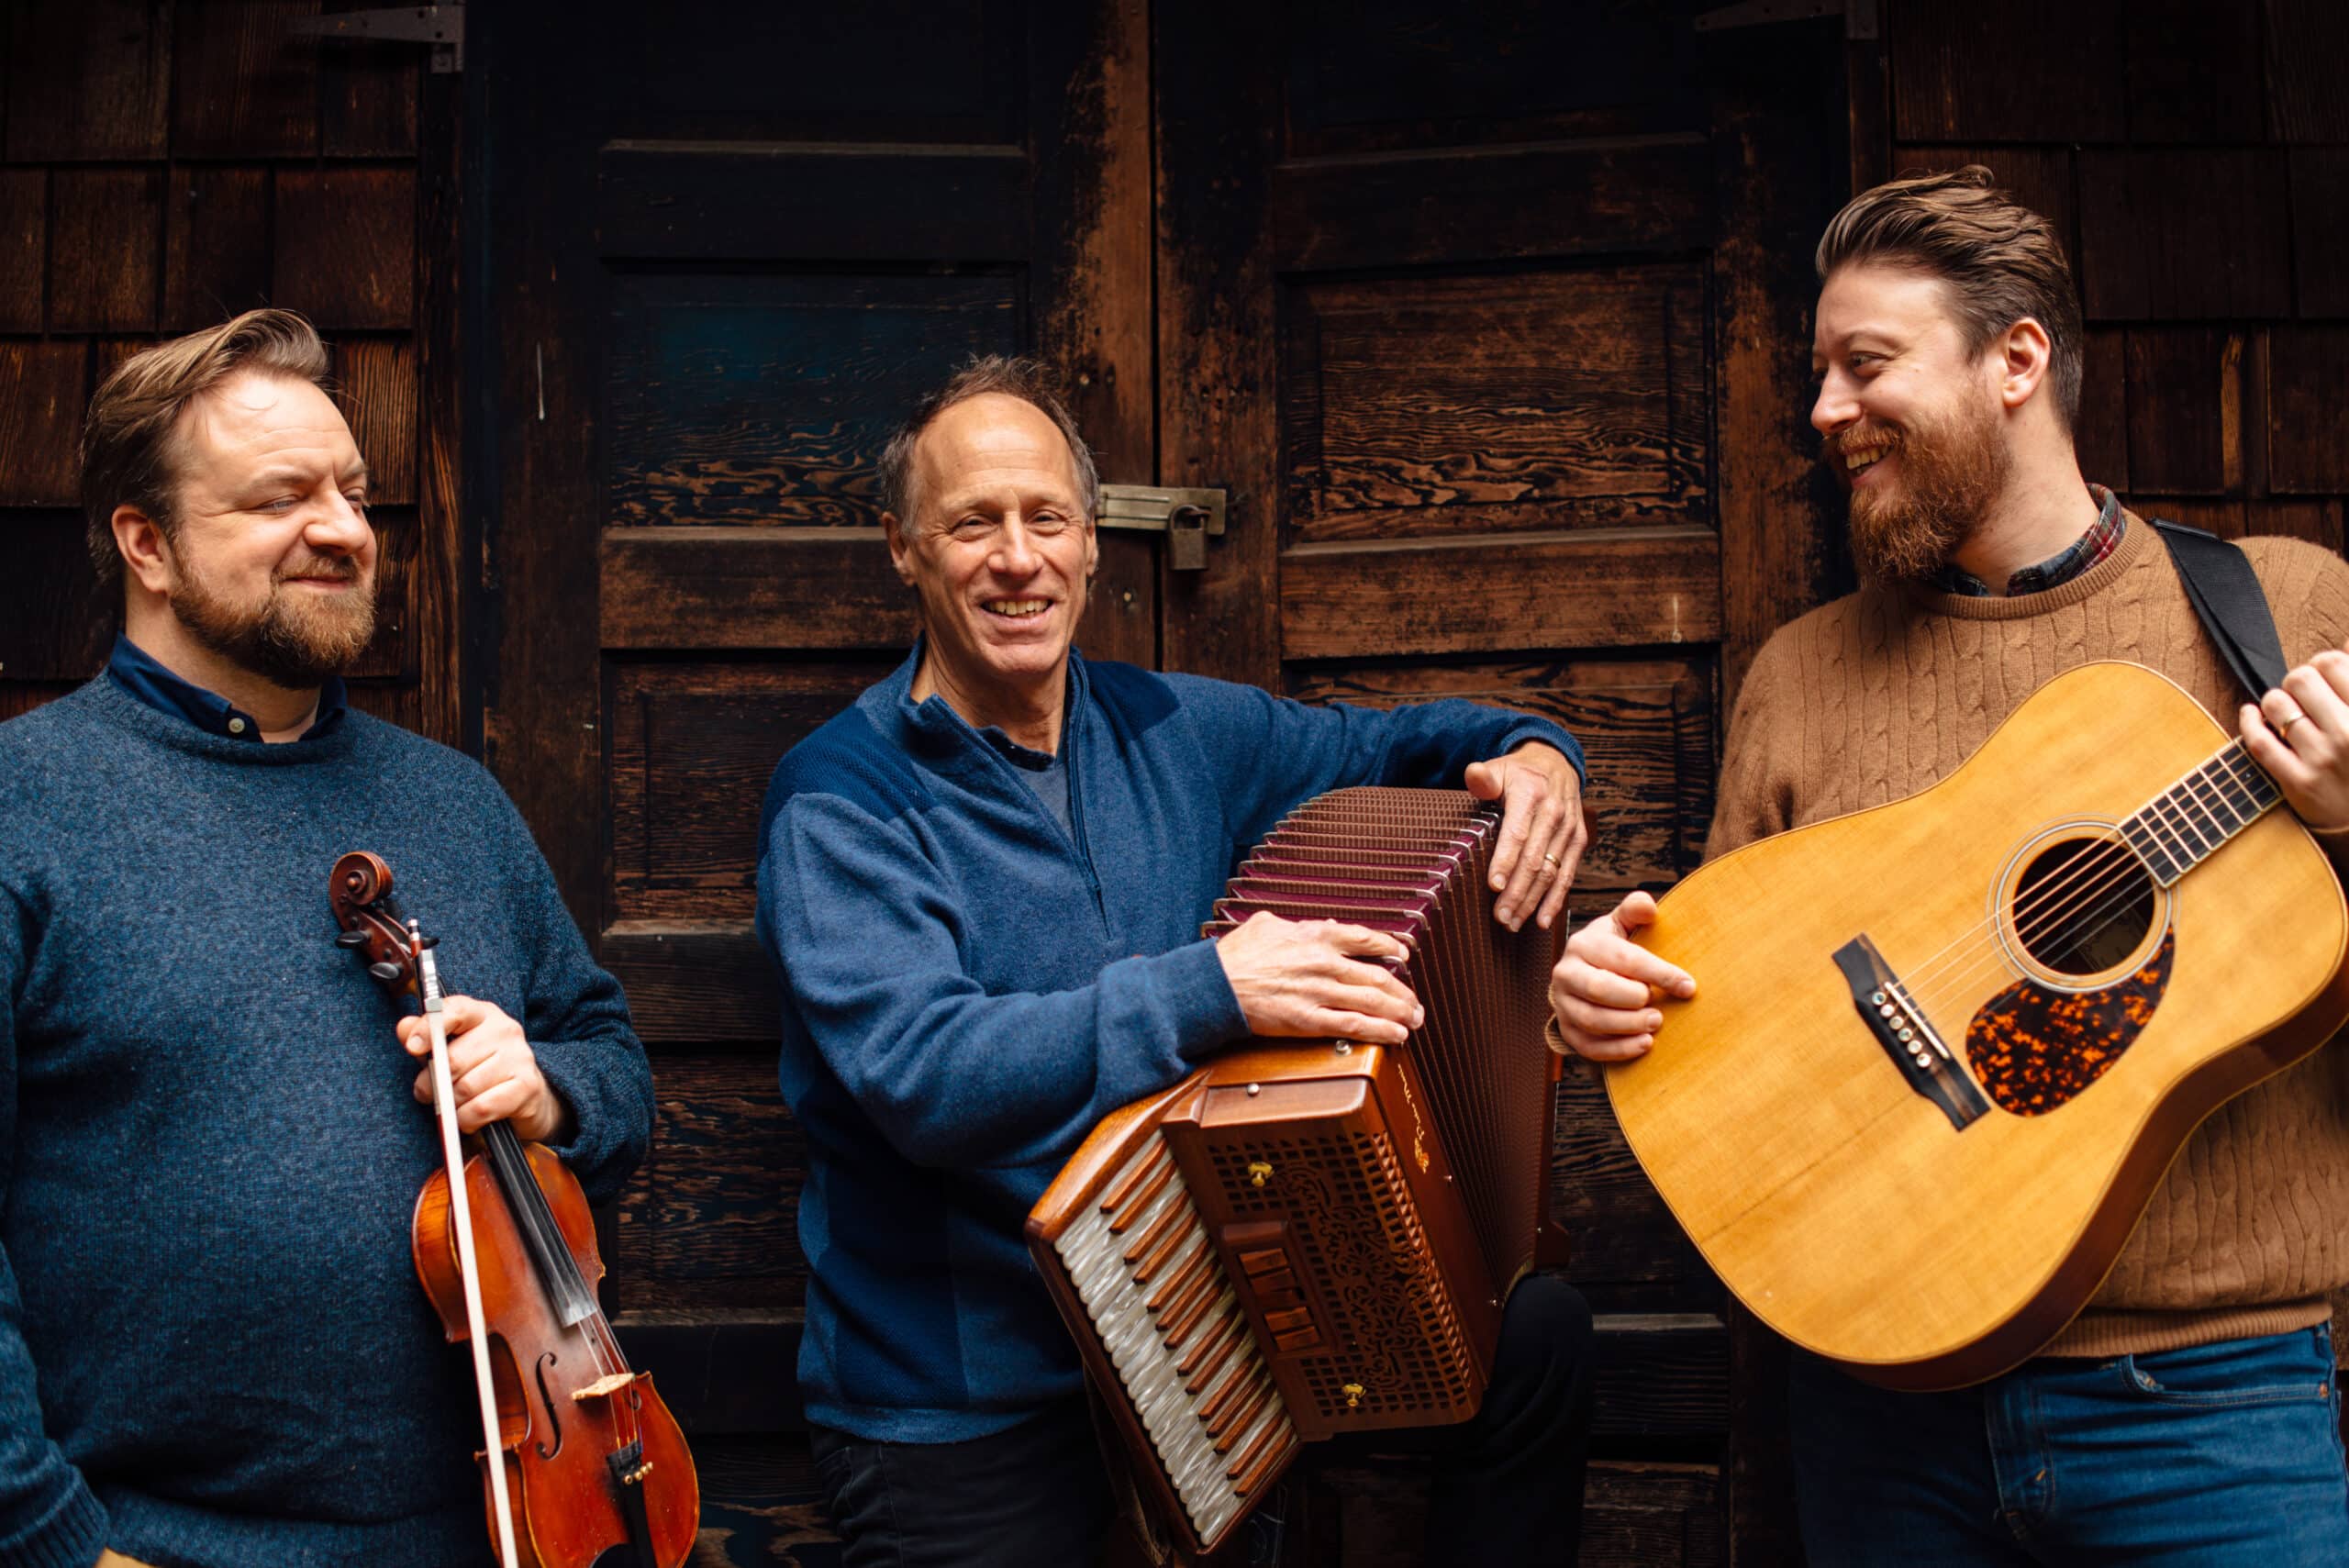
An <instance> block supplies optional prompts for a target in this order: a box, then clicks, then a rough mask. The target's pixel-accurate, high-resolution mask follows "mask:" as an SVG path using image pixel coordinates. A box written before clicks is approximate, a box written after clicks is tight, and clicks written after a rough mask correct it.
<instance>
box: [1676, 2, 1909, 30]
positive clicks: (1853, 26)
mask: <svg viewBox="0 0 2349 1568" xmlns="http://www.w3.org/2000/svg"><path fill="white" fill-rule="evenodd" d="M1812 17H1842V18H1843V36H1844V37H1845V38H1847V39H1872V38H1874V37H1876V26H1877V24H1876V0H1742V3H1741V4H1739V5H1735V6H1721V7H1720V9H1719V10H1713V11H1703V12H1699V13H1698V17H1697V30H1698V32H1700V33H1720V32H1727V31H1729V30H1730V29H1731V28H1758V27H1760V26H1762V25H1763V24H1764V23H1765V22H1807V21H1809V20H1810V19H1811V18H1812Z"/></svg>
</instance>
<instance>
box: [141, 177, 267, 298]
mask: <svg viewBox="0 0 2349 1568" xmlns="http://www.w3.org/2000/svg"><path fill="white" fill-rule="evenodd" d="M269 272H270V246H269V171H268V170H266V169H263V168H258V167H239V166H236V165H221V164H204V163H191V164H182V165H180V166H179V167H177V168H175V169H173V171H172V182H171V191H170V196H169V200H168V201H167V203H166V205H165V208H164V214H163V322H162V325H163V330H165V331H167V332H189V331H194V330H195V328H199V327H208V326H211V325H212V324H213V323H214V322H217V321H225V320H227V319H228V317H231V316H234V315H236V314H237V313H238V312H239V311H242V310H250V309H252V308H253V307H254V306H260V305H265V304H267V303H268V302H269V281H270V279H269Z"/></svg>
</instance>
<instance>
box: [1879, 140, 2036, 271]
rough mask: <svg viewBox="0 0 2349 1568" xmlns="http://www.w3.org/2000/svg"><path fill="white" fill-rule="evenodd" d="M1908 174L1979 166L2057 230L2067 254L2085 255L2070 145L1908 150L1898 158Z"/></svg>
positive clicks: (1983, 145) (1980, 144)
mask: <svg viewBox="0 0 2349 1568" xmlns="http://www.w3.org/2000/svg"><path fill="white" fill-rule="evenodd" d="M1893 157H1894V161H1895V162H1896V163H1897V164H1898V167H1899V170H1900V172H1901V173H1903V174H1923V173H1938V172H1942V171H1944V170H1950V169H1963V168H1965V166H1966V165H1967V164H1969V163H1979V164H1981V165H1982V166H1983V167H1984V168H1986V169H1987V170H1989V171H1990V172H1991V173H1993V174H1995V175H1997V176H1998V183H1999V185H2000V186H2001V187H2002V188H2003V189H2005V190H2007V191H2009V192H2010V193H2011V194H2012V195H2013V196H2014V198H2015V200H2017V201H2019V202H2021V204H2022V205H2023V206H2027V207H2029V208H2030V209H2031V210H2032V211H2033V212H2035V213H2037V214H2039V216H2040V217H2043V218H2045V219H2046V220H2047V221H2048V222H2050V223H2052V224H2054V226H2055V237H2056V239H2059V240H2061V241H2062V242H2063V246H2064V254H2065V256H2067V257H2071V258H2073V259H2075V260H2076V259H2077V258H2078V256H2079V253H2080V219H2079V202H2078V200H2077V197H2076V193H2075V191H2074V190H2073V172H2072V150H2071V149H2070V148H2068V147H2015V146H2001V145H1998V144H1997V143H1989V142H1975V143H1972V144H1970V145H1967V146H1965V147H1903V148H1901V149H1899V150H1898V151H1897V152H1896V153H1895V154H1894V155H1893Z"/></svg>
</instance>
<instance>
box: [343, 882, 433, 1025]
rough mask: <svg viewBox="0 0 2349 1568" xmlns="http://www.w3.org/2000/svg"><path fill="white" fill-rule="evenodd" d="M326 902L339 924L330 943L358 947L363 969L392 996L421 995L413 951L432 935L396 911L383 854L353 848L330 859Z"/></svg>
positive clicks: (429, 943)
mask: <svg viewBox="0 0 2349 1568" xmlns="http://www.w3.org/2000/svg"><path fill="white" fill-rule="evenodd" d="M327 901H328V903H329V904H331V905H332V906H334V921H335V924H336V925H338V926H340V927H341V928H342V934H341V935H340V936H338V937H336V938H335V945H336V946H337V947H342V948H351V949H353V950H355V951H360V952H361V953H362V955H363V956H364V957H365V959H366V960H367V973H370V974H372V975H373V976H374V977H375V978H376V979H377V980H378V981H380V982H382V983H383V985H384V989H385V990H387V991H390V992H391V993H392V994H393V995H406V996H420V995H422V992H421V991H420V990H419V989H418V983H417V952H418V951H421V950H422V949H424V948H429V947H431V946H432V945H433V941H434V939H432V938H429V937H419V936H417V934H416V933H415V929H414V927H413V926H412V925H411V924H410V923H409V921H408V919H407V917H406V916H405V915H403V914H401V913H400V907H399V905H398V904H397V903H395V901H394V900H393V898H392V868H391V867H390V866H387V865H385V864H384V861H383V857H382V856H380V855H374V854H370V853H369V852H368V851H365V850H353V851H351V853H349V854H347V855H345V856H343V857H342V858H341V859H340V860H338V861H337V862H334V870H333V872H332V873H329V874H328V878H327Z"/></svg>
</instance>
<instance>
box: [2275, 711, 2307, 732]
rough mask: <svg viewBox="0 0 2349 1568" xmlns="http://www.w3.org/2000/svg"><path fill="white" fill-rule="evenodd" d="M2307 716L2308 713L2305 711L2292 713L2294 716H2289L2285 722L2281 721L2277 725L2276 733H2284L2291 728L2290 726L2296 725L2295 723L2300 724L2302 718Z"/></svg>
mask: <svg viewBox="0 0 2349 1568" xmlns="http://www.w3.org/2000/svg"><path fill="white" fill-rule="evenodd" d="M2306 717H2308V715H2307V714H2305V713H2296V714H2294V715H2292V717H2289V718H2288V719H2286V720H2285V721H2284V722H2283V723H2281V724H2279V725H2277V727H2276V733H2277V734H2278V735H2281V734H2283V733H2284V732H2285V731H2287V730H2288V729H2290V728H2292V726H2294V725H2295V724H2298V723H2299V721H2300V720H2302V719H2304V718H2306Z"/></svg>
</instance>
